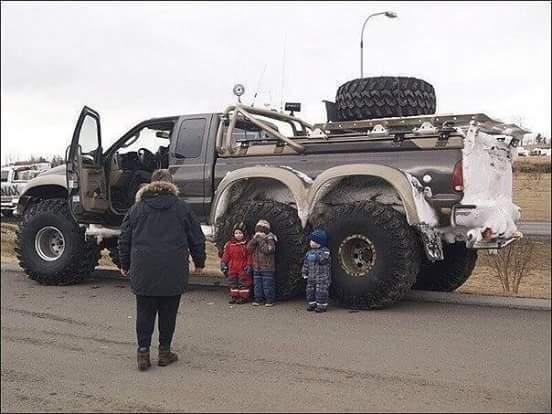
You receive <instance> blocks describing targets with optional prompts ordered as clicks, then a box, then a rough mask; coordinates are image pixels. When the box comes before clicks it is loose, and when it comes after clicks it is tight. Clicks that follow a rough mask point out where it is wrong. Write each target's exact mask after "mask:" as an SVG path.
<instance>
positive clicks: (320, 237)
mask: <svg viewBox="0 0 552 414" xmlns="http://www.w3.org/2000/svg"><path fill="white" fill-rule="evenodd" d="M310 240H312V241H313V242H315V243H318V244H319V245H320V246H322V247H326V246H327V245H328V234H327V233H326V232H325V231H324V230H322V229H316V230H314V231H313V232H312V233H311V234H310Z"/></svg>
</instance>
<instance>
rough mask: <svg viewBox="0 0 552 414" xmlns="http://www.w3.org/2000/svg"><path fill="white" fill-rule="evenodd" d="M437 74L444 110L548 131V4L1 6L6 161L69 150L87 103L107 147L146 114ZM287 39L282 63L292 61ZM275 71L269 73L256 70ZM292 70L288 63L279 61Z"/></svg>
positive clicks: (317, 106)
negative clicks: (239, 86)
mask: <svg viewBox="0 0 552 414" xmlns="http://www.w3.org/2000/svg"><path fill="white" fill-rule="evenodd" d="M384 10H393V11H395V12H396V13H397V14H398V15H399V18H398V19H387V18H385V17H382V16H379V17H376V18H374V19H371V20H370V22H369V23H368V25H367V27H366V31H365V66H364V71H365V76H378V75H410V76H417V77H420V78H423V79H425V80H427V81H429V82H431V83H432V84H433V85H434V86H435V89H436V93H437V112H440V113H450V112H457V113H462V112H485V113H487V114H488V115H491V116H493V117H495V118H499V119H503V120H507V121H510V120H515V121H518V122H519V121H520V120H521V122H522V124H523V126H526V127H528V128H530V129H532V130H533V131H535V132H541V133H544V134H546V135H547V136H550V130H551V127H550V112H551V104H550V95H551V93H550V92H551V85H550V78H551V70H550V62H551V56H550V51H551V45H550V38H551V33H550V32H551V29H550V28H551V8H550V2H535V3H531V2H505V3H500V2H492V3H475V2H466V3H448V2H444V3H437V2H431V3H422V2H420V3H416V2H408V3H407V2H405V3H401V2H388V3H382V2H364V3H362V2H351V3H346V2H339V3H338V2H335V3H331V2H326V3H311V2H309V3H301V2H289V3H262V4H260V3H259V4H256V3H252V2H247V3H211V2H210V3H207V2H205V3H200V2H197V3H176V2H170V3H160V2H157V3H143V2H140V3H135V4H134V3H132V2H128V3H127V2H125V3H108V2H106V3H75V4H72V3H65V2H64V3H48V2H40V3H20V2H18V3H10V2H2V5H1V15H2V22H1V30H2V50H1V57H2V60H1V70H2V72H1V73H2V102H1V103H2V106H1V111H2V130H1V142H2V161H5V159H6V156H7V155H8V154H15V155H18V156H20V157H21V156H26V155H29V154H37V155H38V154H53V153H59V154H62V153H63V151H64V148H65V146H66V145H67V144H68V143H69V140H70V137H71V134H72V131H73V128H74V124H75V121H76V119H77V117H78V114H79V112H80V109H81V108H82V106H83V105H85V104H86V105H88V106H91V107H92V108H94V109H96V110H98V111H99V112H100V114H101V117H102V118H101V121H102V130H103V136H104V146H106V147H107V144H109V143H111V142H113V141H114V140H115V139H117V138H118V137H120V136H121V135H122V134H123V133H124V132H125V131H126V130H128V129H129V128H130V127H132V126H133V125H134V124H136V123H138V122H139V121H141V120H143V119H146V118H151V117H157V116H166V115H177V114H187V113H199V112H220V111H222V110H223V109H224V108H225V107H226V106H227V105H228V104H232V103H234V102H235V98H234V96H233V95H232V86H233V85H234V84H235V83H237V82H241V83H243V84H244V85H245V87H246V95H245V102H246V103H249V102H251V100H252V97H253V94H254V93H255V91H256V90H257V89H258V90H259V95H258V97H257V100H256V105H257V106H259V105H263V104H265V103H269V102H271V103H272V105H274V106H276V107H279V105H280V100H281V93H282V73H285V76H284V88H283V92H284V99H285V100H288V101H300V102H302V103H303V112H302V113H301V116H303V117H304V118H305V119H307V120H309V121H312V122H318V121H324V120H325V112H324V107H323V104H322V102H321V101H322V100H323V99H330V100H333V99H334V97H335V91H336V89H337V87H338V86H339V85H340V84H342V83H343V82H346V81H347V80H350V79H353V78H356V77H358V76H359V71H360V69H359V65H360V63H359V37H360V29H361V27H362V22H363V19H364V18H365V17H366V16H368V15H369V14H370V13H374V12H379V11H384ZM284 44H285V45H286V46H285V55H286V59H285V65H283V62H284V59H283V55H284ZM265 66H266V71H265V73H264V76H263V79H262V81H261V83H260V87H259V88H258V84H259V79H260V77H261V74H262V72H263V68H264V67H265ZM283 69H285V70H283Z"/></svg>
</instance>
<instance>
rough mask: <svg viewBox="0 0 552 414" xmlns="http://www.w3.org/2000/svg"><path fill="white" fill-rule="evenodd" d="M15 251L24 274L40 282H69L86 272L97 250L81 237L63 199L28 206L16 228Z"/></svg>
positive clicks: (98, 252)
mask: <svg viewBox="0 0 552 414" xmlns="http://www.w3.org/2000/svg"><path fill="white" fill-rule="evenodd" d="M15 251H16V254H17V258H18V259H19V265H20V266H21V268H22V269H23V270H24V271H25V272H26V273H27V275H28V276H29V277H30V278H31V279H33V280H36V281H37V282H39V283H41V284H44V285H71V284H75V283H78V282H80V281H81V280H82V279H83V278H85V277H86V276H88V275H90V273H91V272H92V271H93V270H94V268H95V267H96V265H97V264H98V260H99V257H100V250H99V248H98V246H97V244H96V243H95V242H94V241H88V242H87V241H85V238H84V229H82V228H80V227H79V226H78V224H77V223H75V221H74V220H73V217H72V216H71V214H70V212H69V208H68V206H67V201H66V200H64V199H50V200H42V201H39V202H38V203H35V204H33V205H31V206H30V207H29V209H28V210H27V212H26V213H25V215H24V217H23V219H22V221H21V224H20V226H19V230H18V231H17V239H16V247H15Z"/></svg>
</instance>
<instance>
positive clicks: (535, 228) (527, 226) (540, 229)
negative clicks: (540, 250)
mask: <svg viewBox="0 0 552 414" xmlns="http://www.w3.org/2000/svg"><path fill="white" fill-rule="evenodd" d="M551 224H552V223H550V222H549V221H534V222H525V223H519V224H518V230H519V231H521V232H522V233H523V234H524V235H525V236H526V237H527V238H529V239H534V240H550V231H551Z"/></svg>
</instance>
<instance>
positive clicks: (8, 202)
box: [1, 197, 19, 211]
mask: <svg viewBox="0 0 552 414" xmlns="http://www.w3.org/2000/svg"><path fill="white" fill-rule="evenodd" d="M18 202H19V198H4V197H2V202H1V208H2V210H10V211H14V210H15V209H16V208H17V203H18Z"/></svg>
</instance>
